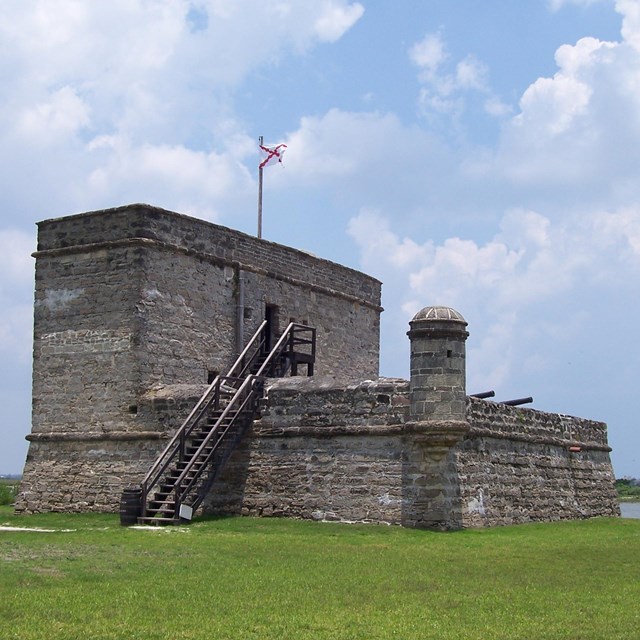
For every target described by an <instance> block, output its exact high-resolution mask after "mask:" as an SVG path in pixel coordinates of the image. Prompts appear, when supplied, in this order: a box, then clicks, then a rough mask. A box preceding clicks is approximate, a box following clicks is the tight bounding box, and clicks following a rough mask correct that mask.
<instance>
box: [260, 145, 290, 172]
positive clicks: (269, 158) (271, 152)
mask: <svg viewBox="0 0 640 640" xmlns="http://www.w3.org/2000/svg"><path fill="white" fill-rule="evenodd" d="M260 150H261V151H262V153H263V154H264V156H265V158H264V160H263V161H262V162H261V163H260V169H264V168H265V167H268V166H269V165H270V164H275V163H276V162H282V156H283V155H284V152H285V151H286V150H287V145H286V144H277V145H276V146H275V147H266V146H265V145H263V144H261V145H260Z"/></svg>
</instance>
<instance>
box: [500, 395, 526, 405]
mask: <svg viewBox="0 0 640 640" xmlns="http://www.w3.org/2000/svg"><path fill="white" fill-rule="evenodd" d="M530 402H533V398H532V397H531V396H529V397H528V398H516V399H515V400H503V401H502V402H501V403H500V404H508V405H509V406H510V407H517V406H518V405H520V404H529V403H530Z"/></svg>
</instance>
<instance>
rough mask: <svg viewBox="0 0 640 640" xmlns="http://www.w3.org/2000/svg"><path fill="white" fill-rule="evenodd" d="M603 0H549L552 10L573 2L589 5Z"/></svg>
mask: <svg viewBox="0 0 640 640" xmlns="http://www.w3.org/2000/svg"><path fill="white" fill-rule="evenodd" d="M602 1H603V0H548V2H549V7H550V8H551V10H552V11H559V10H560V9H561V8H562V7H564V6H565V5H568V4H573V5H576V6H579V7H588V6H590V5H592V4H595V3H596V2H602Z"/></svg>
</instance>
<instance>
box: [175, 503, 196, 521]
mask: <svg viewBox="0 0 640 640" xmlns="http://www.w3.org/2000/svg"><path fill="white" fill-rule="evenodd" d="M178 515H179V516H180V517H181V518H182V519H183V520H191V518H193V509H192V508H191V507H190V506H189V505H188V504H181V505H180V511H179V512H178Z"/></svg>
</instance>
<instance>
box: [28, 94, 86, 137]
mask: <svg viewBox="0 0 640 640" xmlns="http://www.w3.org/2000/svg"><path fill="white" fill-rule="evenodd" d="M89 112H90V110H89V107H88V105H87V103H86V102H85V101H84V100H82V98H80V97H79V96H78V94H77V93H76V91H75V90H74V89H72V88H71V87H63V88H62V89H59V90H58V91H55V92H54V93H53V94H52V95H51V96H50V97H49V99H48V100H47V101H46V102H42V103H40V104H37V105H34V106H31V107H27V108H26V109H25V110H24V111H23V112H22V113H21V114H20V115H19V116H18V131H19V133H20V134H21V135H22V136H24V137H26V138H29V139H30V143H31V144H33V143H36V144H38V143H43V142H51V141H54V140H56V139H59V138H60V137H63V138H64V137H67V136H74V135H75V134H76V133H77V132H78V131H79V130H81V129H82V128H83V127H86V126H87V125H88V124H89V122H90V117H89Z"/></svg>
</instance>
